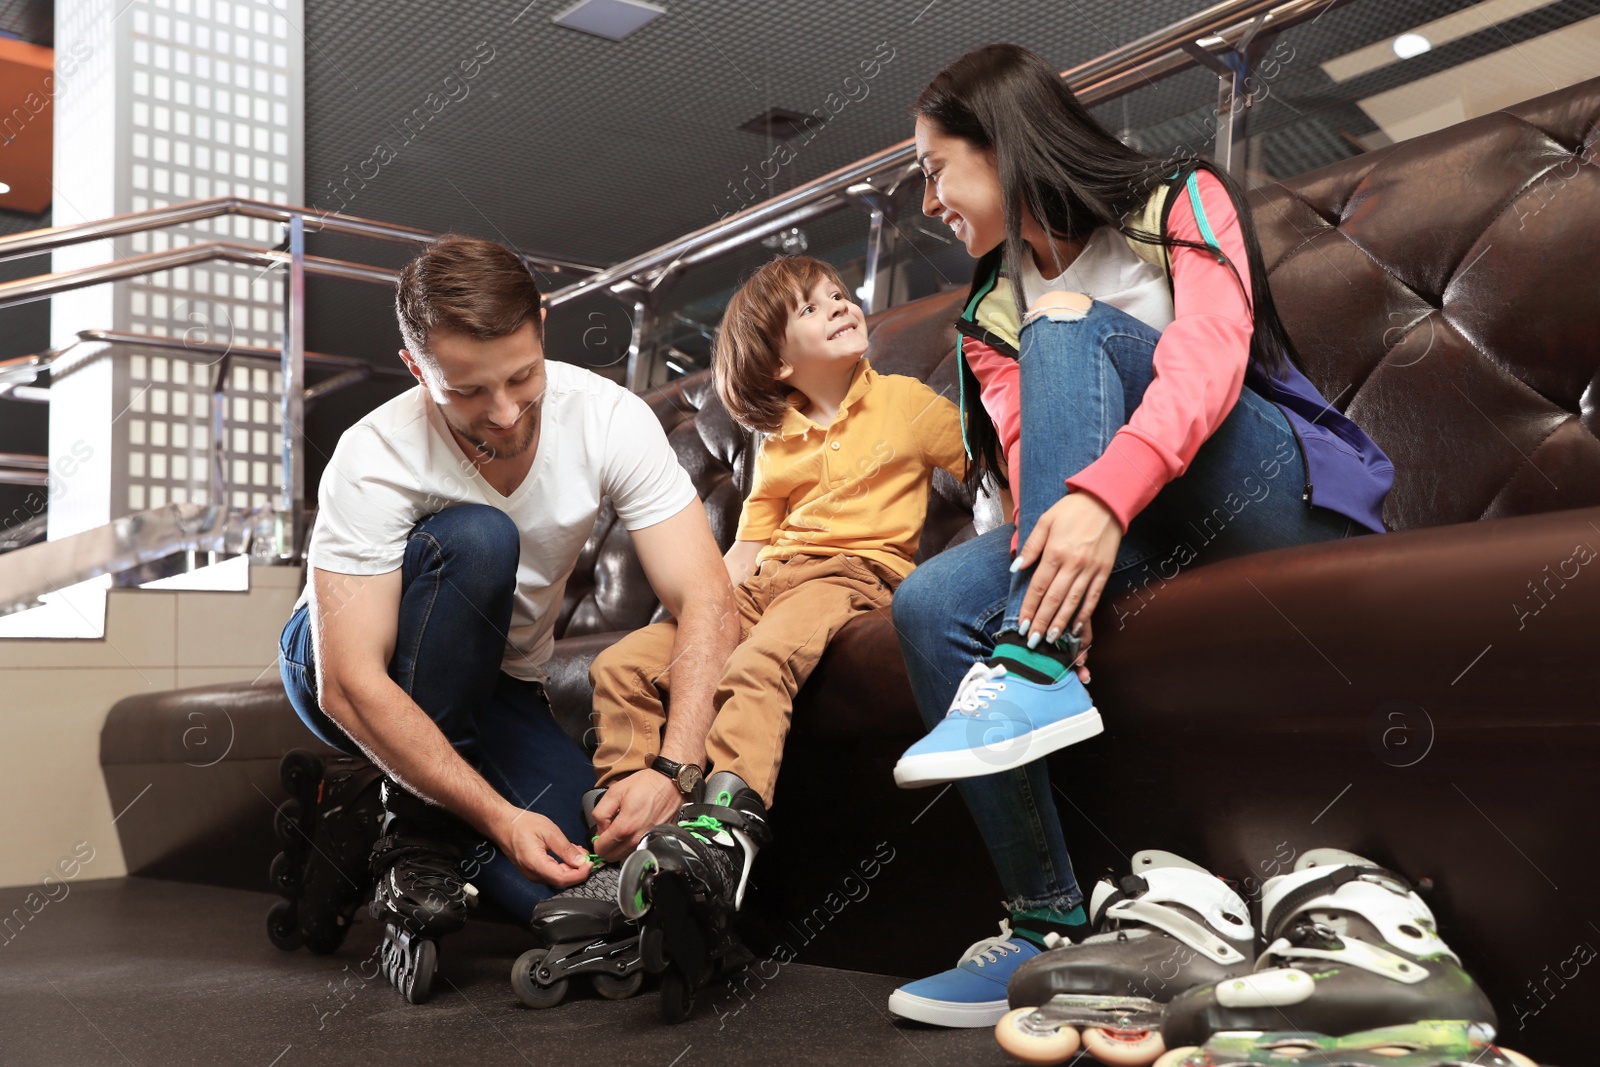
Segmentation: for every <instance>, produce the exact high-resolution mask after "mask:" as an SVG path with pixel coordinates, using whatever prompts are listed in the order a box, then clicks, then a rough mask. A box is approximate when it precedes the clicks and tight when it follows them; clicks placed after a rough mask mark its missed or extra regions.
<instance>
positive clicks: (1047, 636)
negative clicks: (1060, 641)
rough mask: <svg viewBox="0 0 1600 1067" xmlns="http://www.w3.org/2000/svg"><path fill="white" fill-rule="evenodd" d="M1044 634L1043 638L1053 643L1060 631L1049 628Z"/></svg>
mask: <svg viewBox="0 0 1600 1067" xmlns="http://www.w3.org/2000/svg"><path fill="white" fill-rule="evenodd" d="M1044 636H1045V640H1047V641H1049V642H1050V643H1051V644H1052V645H1053V644H1055V643H1056V638H1058V637H1060V636H1061V631H1060V630H1051V631H1050V632H1049V633H1047V634H1045V635H1044Z"/></svg>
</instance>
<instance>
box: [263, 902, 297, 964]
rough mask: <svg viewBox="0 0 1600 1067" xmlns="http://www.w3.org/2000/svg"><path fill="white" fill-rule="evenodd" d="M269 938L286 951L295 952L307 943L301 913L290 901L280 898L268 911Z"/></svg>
mask: <svg viewBox="0 0 1600 1067" xmlns="http://www.w3.org/2000/svg"><path fill="white" fill-rule="evenodd" d="M267 938H268V939H269V940H270V941H271V942H272V943H273V944H274V945H277V946H278V947H279V948H281V949H283V950H284V951H285V952H293V951H294V950H295V949H297V948H299V947H300V946H301V945H302V944H304V943H305V935H304V934H302V933H301V932H300V915H299V913H298V912H297V911H296V910H295V906H294V905H293V904H291V903H290V902H289V901H287V900H280V901H278V902H277V903H276V904H274V905H273V906H272V910H270V911H268V912H267Z"/></svg>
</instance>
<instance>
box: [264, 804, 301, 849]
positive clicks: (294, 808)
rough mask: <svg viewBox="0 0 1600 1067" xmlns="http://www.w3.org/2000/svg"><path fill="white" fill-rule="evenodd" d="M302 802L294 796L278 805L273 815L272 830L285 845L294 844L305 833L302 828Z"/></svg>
mask: <svg viewBox="0 0 1600 1067" xmlns="http://www.w3.org/2000/svg"><path fill="white" fill-rule="evenodd" d="M300 810H301V809H300V802H299V801H298V800H296V799H294V798H293V797H290V798H289V799H288V800H285V801H284V802H283V803H282V804H279V805H278V810H277V812H276V813H275V814H274V815H273V816H272V832H273V833H274V834H276V835H277V837H278V840H279V841H281V842H282V843H283V844H285V845H292V844H294V843H295V842H296V841H299V840H300V839H301V838H302V837H303V836H304V834H305V832H304V831H303V830H301V829H300Z"/></svg>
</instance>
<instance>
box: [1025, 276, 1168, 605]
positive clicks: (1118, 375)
mask: <svg viewBox="0 0 1600 1067" xmlns="http://www.w3.org/2000/svg"><path fill="white" fill-rule="evenodd" d="M1160 339H1161V335H1160V333H1158V332H1157V331H1156V330H1155V329H1153V328H1152V327H1150V326H1147V325H1146V324H1144V323H1143V322H1140V321H1139V320H1138V319H1136V318H1134V317H1133V316H1131V315H1129V314H1127V313H1125V312H1123V311H1120V310H1118V309H1117V308H1114V307H1112V306H1110V305H1109V304H1102V303H1099V302H1098V301H1096V302H1094V303H1093V304H1091V305H1090V306H1089V309H1088V311H1087V312H1084V313H1082V314H1081V315H1072V314H1068V315H1063V316H1061V317H1059V318H1047V317H1040V318H1037V319H1034V320H1033V321H1032V322H1030V323H1028V324H1027V325H1026V326H1024V327H1023V329H1022V337H1021V344H1020V349H1019V356H1018V360H1019V362H1020V364H1021V373H1022V385H1021V401H1022V470H1021V472H1020V479H1021V482H1022V485H1021V486H1020V487H1013V491H1014V492H1016V493H1017V494H1018V501H1017V502H1018V512H1019V514H1018V520H1019V524H1020V533H1019V537H1018V541H1017V543H1018V545H1021V544H1023V543H1024V542H1026V541H1027V539H1028V537H1029V535H1030V534H1032V533H1033V527H1034V525H1035V524H1036V523H1037V522H1038V521H1039V517H1040V516H1041V515H1043V514H1044V513H1045V512H1046V511H1048V510H1049V509H1050V508H1051V507H1052V506H1054V505H1055V504H1056V502H1058V501H1059V500H1060V499H1061V498H1062V497H1064V496H1066V495H1067V484H1066V483H1067V479H1068V478H1070V477H1072V476H1073V475H1074V474H1077V473H1078V472H1079V471H1081V470H1083V469H1084V468H1085V467H1087V466H1088V465H1089V464H1090V463H1093V462H1094V461H1095V460H1097V459H1099V458H1100V457H1101V456H1102V455H1103V454H1104V453H1105V451H1106V449H1107V448H1108V447H1110V445H1111V439H1112V438H1113V437H1115V436H1116V433H1117V431H1118V430H1120V429H1121V428H1122V427H1123V426H1125V425H1127V422H1128V420H1129V418H1130V417H1131V416H1132V415H1133V412H1134V409H1135V408H1137V407H1138V406H1139V404H1140V402H1141V401H1143V399H1144V393H1145V390H1146V389H1147V388H1148V387H1149V385H1150V382H1151V381H1152V380H1153V379H1154V377H1155V367H1154V363H1153V357H1154V354H1155V348H1156V342H1157V341H1159V340H1160ZM1141 520H1143V521H1141ZM1156 526H1157V523H1156V522H1155V521H1152V520H1151V519H1149V518H1146V517H1145V516H1143V515H1141V516H1140V517H1139V518H1137V519H1135V520H1134V522H1133V524H1132V526H1131V527H1130V528H1129V530H1128V533H1127V536H1126V537H1124V538H1123V543H1122V546H1121V547H1120V548H1119V549H1118V552H1117V565H1118V566H1123V565H1125V564H1131V563H1133V562H1135V561H1137V560H1140V559H1143V558H1148V556H1149V554H1150V553H1151V552H1152V551H1153V550H1154V548H1155V547H1156V545H1157V544H1158V543H1159V538H1158V533H1159V531H1158V530H1157V529H1156ZM1009 577H1010V596H1009V598H1008V601H1007V605H1006V618H1005V624H1004V627H1003V628H1004V629H1008V630H1015V629H1017V628H1018V623H1019V621H1020V620H1019V618H1018V616H1019V614H1020V612H1021V609H1022V601H1023V597H1024V596H1025V595H1026V594H1027V591H1028V582H1029V580H1030V579H1031V578H1032V577H1033V568H1032V567H1029V568H1026V569H1024V570H1021V571H1019V572H1017V573H1016V574H1015V575H1010V576H1009ZM1030 621H1031V620H1030Z"/></svg>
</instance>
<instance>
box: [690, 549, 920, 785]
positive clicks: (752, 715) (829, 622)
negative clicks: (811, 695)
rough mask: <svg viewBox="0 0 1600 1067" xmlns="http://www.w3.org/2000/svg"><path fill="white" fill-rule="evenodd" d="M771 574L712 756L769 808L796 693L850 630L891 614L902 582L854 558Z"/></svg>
mask: <svg viewBox="0 0 1600 1067" xmlns="http://www.w3.org/2000/svg"><path fill="white" fill-rule="evenodd" d="M767 570H770V572H771V573H770V574H763V576H762V577H763V578H764V579H765V580H764V581H761V582H759V583H755V584H754V588H755V590H756V592H755V597H754V598H753V600H752V604H753V606H754V607H755V609H756V610H757V611H758V612H759V618H758V620H757V621H755V623H754V625H752V626H751V627H750V629H749V632H748V634H747V635H746V637H745V640H744V641H743V643H741V644H740V645H739V647H738V648H736V649H734V652H733V655H731V656H729V657H728V663H727V666H726V667H724V668H723V672H722V681H721V683H720V684H719V685H718V686H717V709H718V710H717V718H716V721H715V722H714V723H713V724H712V727H711V733H710V734H709V735H708V736H707V738H706V755H707V756H708V757H710V760H711V763H712V765H713V767H714V768H715V769H716V770H717V771H731V772H733V773H734V774H736V775H738V776H739V778H740V779H741V780H742V781H743V782H744V783H745V784H746V785H748V786H749V787H750V788H751V789H753V790H755V791H756V792H757V793H758V794H760V796H761V800H762V802H763V803H764V804H766V805H767V806H768V807H771V806H772V798H773V792H774V789H775V788H776V785H777V779H778V767H779V765H780V764H781V763H782V760H783V743H784V740H785V738H787V737H788V735H789V722H790V718H791V716H792V714H793V710H794V697H795V694H796V693H798V692H799V691H800V687H801V686H802V685H804V684H805V682H806V679H807V678H809V677H810V676H811V672H812V670H814V669H815V668H816V665H817V661H818V660H820V659H821V658H822V654H823V652H824V651H826V650H827V647H828V642H830V641H832V640H833V637H834V635H835V634H837V633H838V632H839V630H840V629H841V628H842V627H843V626H844V624H845V623H847V622H849V621H850V620H851V619H853V618H855V617H856V616H857V615H860V614H863V613H865V612H869V611H879V610H887V609H888V608H889V604H890V598H891V596H892V595H893V592H894V588H893V587H894V585H896V584H898V583H897V581H896V580H895V576H894V575H893V574H892V573H890V572H886V571H885V572H881V573H880V571H879V570H878V569H876V568H874V567H872V566H871V565H870V564H868V563H867V562H865V561H864V560H862V559H860V558H858V557H856V556H828V557H798V558H796V559H793V560H790V561H789V562H787V563H783V564H781V565H778V564H769V565H768V568H767Z"/></svg>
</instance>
